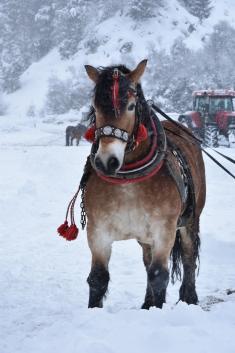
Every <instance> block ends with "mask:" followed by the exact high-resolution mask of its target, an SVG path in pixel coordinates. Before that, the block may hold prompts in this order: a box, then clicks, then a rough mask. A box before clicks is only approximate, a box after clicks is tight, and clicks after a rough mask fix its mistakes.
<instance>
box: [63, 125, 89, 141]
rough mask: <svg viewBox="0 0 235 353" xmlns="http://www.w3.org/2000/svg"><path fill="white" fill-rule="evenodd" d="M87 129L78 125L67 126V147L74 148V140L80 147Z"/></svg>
mask: <svg viewBox="0 0 235 353" xmlns="http://www.w3.org/2000/svg"><path fill="white" fill-rule="evenodd" d="M86 129H87V127H86V126H84V125H82V124H78V125H77V126H67V128H66V130H65V145H66V146H73V140H74V139H76V145H77V146H78V145H79V142H80V140H81V138H82V136H83V135H84V133H85V132H86Z"/></svg>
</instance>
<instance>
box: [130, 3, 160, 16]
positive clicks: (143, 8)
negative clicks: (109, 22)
mask: <svg viewBox="0 0 235 353" xmlns="http://www.w3.org/2000/svg"><path fill="white" fill-rule="evenodd" d="M128 6H129V11H128V13H129V15H130V16H131V17H132V18H133V19H134V20H137V21H140V20H146V19H148V18H151V17H155V16H156V10H158V9H159V8H160V7H162V6H163V0H129V2H128Z"/></svg>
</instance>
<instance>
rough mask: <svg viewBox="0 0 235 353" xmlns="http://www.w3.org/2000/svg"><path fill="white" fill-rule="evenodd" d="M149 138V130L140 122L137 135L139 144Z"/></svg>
mask: <svg viewBox="0 0 235 353" xmlns="http://www.w3.org/2000/svg"><path fill="white" fill-rule="evenodd" d="M147 138H148V131H147V129H146V127H145V126H144V125H143V124H140V126H139V128H138V131H137V135H136V142H137V144H139V143H140V142H142V141H145V140H146V139H147Z"/></svg>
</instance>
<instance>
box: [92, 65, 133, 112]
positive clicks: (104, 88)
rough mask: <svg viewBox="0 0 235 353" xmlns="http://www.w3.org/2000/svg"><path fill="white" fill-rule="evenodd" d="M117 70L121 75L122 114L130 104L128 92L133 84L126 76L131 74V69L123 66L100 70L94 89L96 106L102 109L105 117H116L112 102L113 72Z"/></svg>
mask: <svg viewBox="0 0 235 353" xmlns="http://www.w3.org/2000/svg"><path fill="white" fill-rule="evenodd" d="M116 68H117V69H118V70H119V71H120V73H121V74H120V76H119V104H120V114H122V113H123V111H124V110H125V108H126V105H127V102H128V91H129V88H130V85H131V82H130V81H129V80H128V79H127V78H126V76H125V74H128V73H129V72H130V70H129V69H127V68H126V67H125V66H123V65H119V66H109V67H106V68H99V72H100V75H99V79H98V82H97V84H96V86H95V89H94V103H95V106H96V107H97V108H98V109H100V110H101V112H102V113H103V114H104V115H106V116H109V117H114V116H115V111H114V107H113V102H112V86H113V82H114V81H113V72H114V69H116Z"/></svg>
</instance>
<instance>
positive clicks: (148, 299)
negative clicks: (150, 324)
mask: <svg viewBox="0 0 235 353" xmlns="http://www.w3.org/2000/svg"><path fill="white" fill-rule="evenodd" d="M139 244H140V245H141V247H142V250H143V261H144V265H145V268H146V271H147V273H148V269H149V267H150V264H151V262H152V249H151V246H150V245H147V244H143V243H140V242H139ZM151 306H154V297H153V292H152V289H151V286H150V283H149V280H148V279H147V289H146V294H145V299H144V303H143V305H142V309H149V308H150V307H151Z"/></svg>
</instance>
